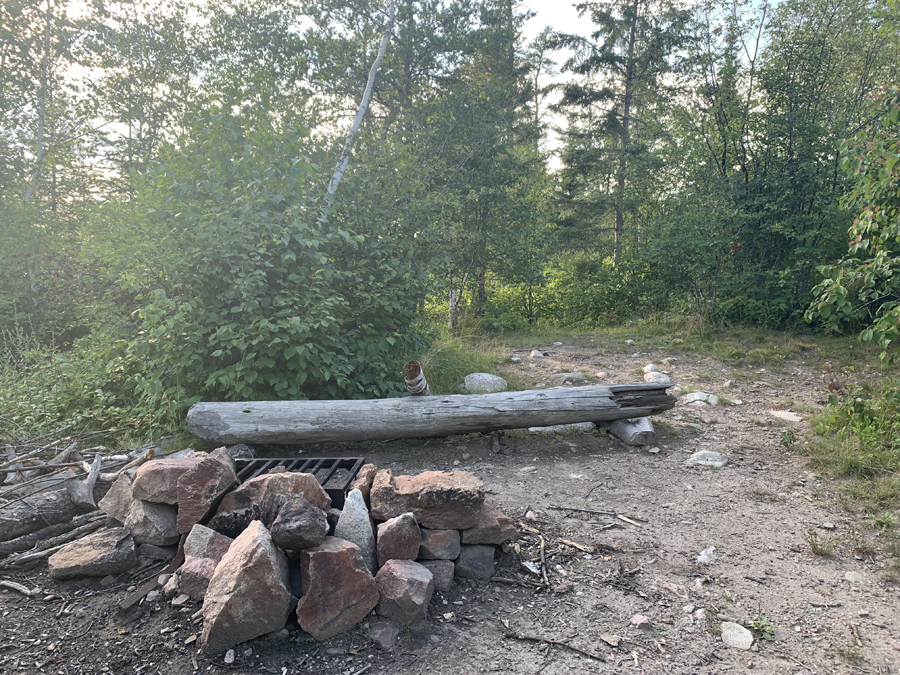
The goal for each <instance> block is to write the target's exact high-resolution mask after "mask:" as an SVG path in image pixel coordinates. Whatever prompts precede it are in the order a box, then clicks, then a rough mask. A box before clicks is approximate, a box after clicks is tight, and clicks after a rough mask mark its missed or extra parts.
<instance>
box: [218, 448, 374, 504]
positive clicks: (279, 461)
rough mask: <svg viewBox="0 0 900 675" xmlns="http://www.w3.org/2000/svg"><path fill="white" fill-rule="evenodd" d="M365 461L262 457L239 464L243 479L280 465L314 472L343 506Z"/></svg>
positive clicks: (288, 469)
mask: <svg viewBox="0 0 900 675" xmlns="http://www.w3.org/2000/svg"><path fill="white" fill-rule="evenodd" d="M365 461H366V460H365V458H364V457H306V458H297V457H262V458H256V459H236V460H235V465H236V469H237V476H238V478H239V479H240V480H241V482H242V483H243V482H244V481H247V480H250V479H251V478H256V477H257V476H261V475H263V474H264V473H268V472H269V471H270V470H271V469H274V468H275V467H276V466H279V465H284V467H285V469H286V470H287V471H290V472H291V473H311V474H312V475H313V476H315V477H316V480H317V481H319V485H321V486H322V487H323V488H324V489H325V492H327V493H328V496H329V497H331V505H332V506H333V507H335V508H337V509H340V508H343V507H344V495H345V494H346V492H347V488H348V487H349V486H350V483H351V482H353V479H354V478H356V474H357V473H359V469H360V467H362V465H363V464H364V463H365Z"/></svg>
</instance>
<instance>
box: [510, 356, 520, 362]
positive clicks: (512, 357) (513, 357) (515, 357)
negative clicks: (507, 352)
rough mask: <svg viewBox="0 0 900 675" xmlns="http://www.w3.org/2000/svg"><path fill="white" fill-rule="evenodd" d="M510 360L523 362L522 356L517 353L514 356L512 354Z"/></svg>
mask: <svg viewBox="0 0 900 675" xmlns="http://www.w3.org/2000/svg"><path fill="white" fill-rule="evenodd" d="M509 360H510V361H512V362H513V363H521V362H522V359H520V358H519V357H518V356H516V355H515V354H514V355H512V356H510V357H509Z"/></svg>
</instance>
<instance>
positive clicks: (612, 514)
mask: <svg viewBox="0 0 900 675" xmlns="http://www.w3.org/2000/svg"><path fill="white" fill-rule="evenodd" d="M547 508H548V509H552V510H554V511H577V512H578V513H592V514H594V515H597V516H610V517H611V518H619V519H620V520H625V522H626V523H627V522H630V521H629V520H627V519H628V518H630V519H631V520H639V521H640V522H642V523H647V522H650V521H647V520H644V519H643V518H638V517H637V516H623V515H622V514H621V513H618V512H617V511H597V510H595V509H582V508H579V507H577V506H548V507H547ZM632 524H636V523H632Z"/></svg>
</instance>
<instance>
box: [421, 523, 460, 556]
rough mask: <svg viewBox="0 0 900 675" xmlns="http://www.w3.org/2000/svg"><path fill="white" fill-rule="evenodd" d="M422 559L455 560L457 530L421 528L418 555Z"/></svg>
mask: <svg viewBox="0 0 900 675" xmlns="http://www.w3.org/2000/svg"><path fill="white" fill-rule="evenodd" d="M417 557H419V558H422V559H423V560H456V559H457V558H458V557H459V530H429V529H426V528H424V527H423V528H422V540H421V542H420V543H419V555H418V556H417Z"/></svg>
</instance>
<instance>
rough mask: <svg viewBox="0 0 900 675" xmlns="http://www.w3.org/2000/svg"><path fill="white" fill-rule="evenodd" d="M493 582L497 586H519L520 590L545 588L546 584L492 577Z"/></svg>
mask: <svg viewBox="0 0 900 675" xmlns="http://www.w3.org/2000/svg"><path fill="white" fill-rule="evenodd" d="M491 582H492V583H495V584H506V585H507V586H519V587H520V588H543V587H544V584H541V583H539V582H537V581H519V580H518V579H510V578H508V577H491Z"/></svg>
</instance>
